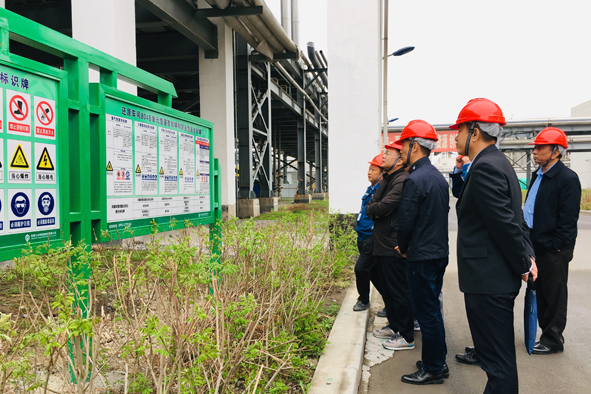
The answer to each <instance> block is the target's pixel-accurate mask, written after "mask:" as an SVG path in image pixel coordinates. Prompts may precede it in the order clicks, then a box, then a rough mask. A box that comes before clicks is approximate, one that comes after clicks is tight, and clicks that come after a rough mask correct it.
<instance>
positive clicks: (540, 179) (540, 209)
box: [523, 127, 581, 354]
mask: <svg viewBox="0 0 591 394" xmlns="http://www.w3.org/2000/svg"><path fill="white" fill-rule="evenodd" d="M531 145H535V148H534V161H535V162H536V164H538V165H539V166H540V168H539V169H538V171H536V172H535V173H534V176H533V177H532V180H531V182H530V185H529V190H528V192H527V198H526V200H525V205H524V207H523V215H524V217H525V221H526V223H527V226H528V227H529V228H530V229H531V233H530V238H531V241H532V244H533V247H534V251H535V253H536V261H537V264H538V267H539V270H540V272H539V274H540V275H539V276H538V279H537V280H536V293H537V297H536V300H537V303H538V322H539V324H540V328H541V329H542V336H541V337H540V341H539V342H538V343H536V345H535V346H534V349H533V354H552V353H557V352H562V351H563V350H564V338H563V336H562V333H563V331H564V328H565V327H566V305H567V299H568V287H567V282H568V264H569V262H570V261H571V260H572V258H573V251H574V248H575V240H576V239H577V220H578V219H579V211H580V209H581V183H580V182H579V177H578V176H577V174H576V173H575V172H574V171H572V170H571V169H569V168H567V167H566V166H565V165H564V164H563V163H562V161H560V158H561V157H562V155H563V154H564V153H565V152H566V149H567V148H568V143H567V141H566V134H564V132H563V131H562V130H560V129H559V128H556V127H546V128H545V129H544V130H542V131H541V132H540V134H538V136H537V137H536V140H535V141H534V142H533V143H532V144H531Z"/></svg>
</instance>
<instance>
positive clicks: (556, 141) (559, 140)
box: [528, 127, 568, 149]
mask: <svg viewBox="0 0 591 394" xmlns="http://www.w3.org/2000/svg"><path fill="white" fill-rule="evenodd" d="M528 145H561V146H564V147H565V148H566V149H568V143H567V142H566V134H564V131H562V130H560V129H559V128H558V127H546V128H545V129H544V130H542V131H540V134H538V136H537V137H536V140H535V141H534V142H532V143H531V144H528Z"/></svg>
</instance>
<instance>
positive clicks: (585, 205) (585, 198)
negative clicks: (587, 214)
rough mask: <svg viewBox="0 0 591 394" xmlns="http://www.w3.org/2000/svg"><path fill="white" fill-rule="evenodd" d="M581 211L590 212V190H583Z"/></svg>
mask: <svg viewBox="0 0 591 394" xmlns="http://www.w3.org/2000/svg"><path fill="white" fill-rule="evenodd" d="M581 209H582V210H584V211H589V210H591V190H589V189H586V190H583V193H582V195H581Z"/></svg>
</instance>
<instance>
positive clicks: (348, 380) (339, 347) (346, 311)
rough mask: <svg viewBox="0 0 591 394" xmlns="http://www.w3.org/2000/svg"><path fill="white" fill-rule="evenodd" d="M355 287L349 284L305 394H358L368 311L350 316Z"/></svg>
mask: <svg viewBox="0 0 591 394" xmlns="http://www.w3.org/2000/svg"><path fill="white" fill-rule="evenodd" d="M356 302H357V287H356V286H355V281H354V280H352V281H351V285H350V286H349V289H347V294H346V295H345V298H344V299H343V304H342V305H341V309H340V310H339V313H338V315H337V318H336V319H335V322H334V325H333V326H332V330H331V331H330V335H329V337H328V342H329V343H328V344H327V345H326V348H325V349H324V352H323V353H322V356H320V360H319V361H318V366H317V367H316V371H315V372H314V377H313V378H312V382H311V383H310V389H309V390H308V394H321V393H322V394H331V393H335V394H337V393H338V394H357V391H358V389H359V382H360V380H361V368H362V366H363V357H364V352H365V336H366V330H367V320H368V316H369V309H367V310H365V311H363V312H353V305H355V303H356Z"/></svg>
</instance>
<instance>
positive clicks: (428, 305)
mask: <svg viewBox="0 0 591 394" xmlns="http://www.w3.org/2000/svg"><path fill="white" fill-rule="evenodd" d="M448 261H449V259H448V257H444V258H441V259H432V260H423V261H407V262H406V275H407V277H408V284H409V285H410V295H411V300H412V307H413V311H414V315H415V317H416V319H417V321H418V322H419V325H420V326H421V340H422V343H423V349H422V353H421V360H422V361H423V369H424V370H425V371H426V372H429V373H437V372H439V371H441V370H442V369H443V365H444V364H445V358H446V356H447V344H446V341H445V326H444V324H443V314H442V313H441V302H440V299H439V296H440V295H441V287H442V286H443V276H444V275H445V269H446V267H447V264H448Z"/></svg>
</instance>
